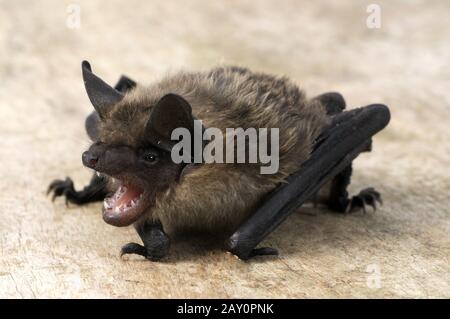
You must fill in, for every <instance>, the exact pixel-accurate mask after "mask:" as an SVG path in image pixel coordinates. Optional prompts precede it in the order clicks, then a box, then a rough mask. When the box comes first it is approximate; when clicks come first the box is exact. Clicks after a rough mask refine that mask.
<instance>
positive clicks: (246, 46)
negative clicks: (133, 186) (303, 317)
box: [0, 0, 450, 298]
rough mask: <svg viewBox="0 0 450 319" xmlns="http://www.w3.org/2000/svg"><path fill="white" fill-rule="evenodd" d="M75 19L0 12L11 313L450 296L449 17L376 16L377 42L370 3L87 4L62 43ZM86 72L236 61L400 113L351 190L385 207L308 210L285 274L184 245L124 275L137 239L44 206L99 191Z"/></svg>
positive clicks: (443, 7)
mask: <svg viewBox="0 0 450 319" xmlns="http://www.w3.org/2000/svg"><path fill="white" fill-rule="evenodd" d="M69 3H70V2H66V3H64V1H56V0H55V1H42V2H39V3H34V2H30V1H6V0H1V1H0V116H1V118H2V124H1V126H0V134H1V135H0V136H1V137H2V138H1V140H0V159H1V166H0V175H1V180H0V216H1V218H0V240H1V241H0V296H1V297H349V296H352V297H432V296H434V297H447V298H449V297H450V288H449V281H448V279H449V273H450V269H449V262H448V256H449V247H450V237H449V230H450V229H449V205H450V198H449V195H448V194H449V193H450V171H449V169H448V168H449V167H450V155H449V154H450V143H449V141H448V137H449V128H448V120H449V115H450V110H449V108H450V100H449V96H448V83H449V80H450V74H449V72H450V69H449V67H448V66H449V65H448V63H449V61H450V45H449V42H448V32H446V30H449V29H450V25H449V20H448V15H447V14H448V12H449V10H450V6H449V3H448V1H426V2H425V1H408V2H407V1H404V2H397V1H395V2H393V1H389V2H388V1H386V2H379V3H380V4H381V8H382V27H381V29H368V28H367V27H366V23H365V22H366V17H367V13H366V6H367V4H368V3H369V2H365V1H351V2H346V4H345V5H344V4H342V1H324V2H321V1H314V2H308V3H301V2H300V1H283V2H282V4H281V3H280V2H279V1H258V7H256V8H254V7H253V6H252V3H254V2H253V1H252V2H250V1H248V2H247V1H240V2H239V3H237V2H236V3H235V4H234V5H233V6H230V7H226V6H225V4H224V3H222V2H217V1H209V2H206V1H198V2H185V1H183V2H179V3H176V2H171V1H164V2H158V3H157V4H156V3H155V4H150V3H148V1H145V2H144V1H141V2H139V1H128V2H127V3H129V5H128V7H124V6H123V4H119V2H118V1H109V2H108V4H106V3H105V2H102V4H100V2H94V1H89V2H88V1H80V4H81V27H80V28H79V29H70V28H67V27H66V17H67V14H66V9H67V7H66V5H67V4H69ZM181 3H183V4H181ZM85 58H86V59H89V60H90V61H91V62H92V63H93V65H94V66H95V71H96V72H97V73H98V74H100V75H101V76H103V77H104V78H105V79H107V80H108V81H109V82H114V81H115V80H116V79H117V78H118V76H119V75H120V73H121V72H123V73H126V74H129V75H130V76H132V77H134V78H136V79H137V80H139V81H141V82H150V81H151V80H152V79H155V78H157V77H158V76H160V75H162V74H164V73H165V72H166V71H167V70H170V69H179V68H189V69H207V68H208V67H210V66H213V65H217V64H218V63H237V64H241V65H245V66H248V67H251V68H253V69H257V70H264V71H268V72H272V73H276V74H286V75H288V76H290V77H292V78H293V79H295V80H296V81H297V82H298V83H300V84H301V86H302V87H303V88H304V89H306V91H307V92H308V93H309V94H310V95H314V94H317V93H321V92H323V91H327V90H337V91H340V92H342V93H343V94H344V96H345V97H346V98H347V102H348V104H350V105H351V106H359V105H363V104H368V103H371V102H383V103H386V104H388V105H390V107H391V110H392V121H391V124H390V126H389V128H388V129H387V130H386V131H384V132H383V133H382V134H380V135H378V136H377V137H376V138H375V142H374V151H373V152H372V153H371V154H367V155H366V154H365V155H363V156H362V157H361V158H360V160H359V161H357V162H356V164H355V166H356V168H355V171H356V172H355V175H354V179H353V180H354V182H353V184H352V188H351V189H352V191H353V192H355V191H358V190H359V189H360V188H363V187H365V186H368V185H371V186H374V187H376V188H377V189H378V190H380V191H381V192H382V193H383V195H384V202H385V205H384V206H383V207H382V208H381V209H380V210H378V211H377V212H376V213H368V214H367V215H365V216H364V215H363V214H355V215H351V216H342V215H335V214H332V213H329V212H327V211H324V210H312V209H309V210H305V209H303V210H301V211H299V212H298V213H295V214H294V215H293V216H292V217H290V218H289V220H288V222H286V223H285V224H283V225H282V226H281V227H280V228H279V229H278V230H277V231H276V232H275V233H274V234H272V235H271V236H270V237H269V238H268V239H267V241H266V243H267V244H269V245H271V246H274V247H277V248H279V249H280V252H281V256H280V257H279V258H275V259H268V260H263V259H258V260H254V261H251V262H241V261H239V260H236V259H235V258H234V257H232V256H230V255H229V254H226V253H223V252H221V251H218V250H215V249H208V248H209V247H208V246H207V245H205V244H201V243H202V242H204V240H197V241H195V240H183V241H182V242H178V243H176V244H175V245H174V246H173V249H172V254H171V256H170V258H169V259H168V260H167V261H166V262H163V263H151V262H148V261H144V260H142V259H140V258H138V257H130V258H124V260H121V259H120V258H119V257H118V252H119V249H120V247H121V245H122V244H124V243H126V242H128V241H130V240H136V241H137V240H138V238H137V235H136V234H135V232H134V230H133V229H131V228H126V229H116V228H113V227H111V226H108V225H106V224H105V223H104V222H103V221H102V220H101V216H100V204H93V205H89V206H86V207H82V208H78V207H72V206H71V207H69V208H66V207H65V205H64V203H63V201H61V200H58V201H56V202H55V203H54V204H52V203H51V202H50V200H49V199H48V198H46V196H45V189H46V186H47V184H48V182H49V181H51V180H52V179H53V178H60V177H64V176H65V175H69V176H72V177H73V178H74V180H75V182H76V186H77V187H80V186H82V185H83V184H84V183H86V182H87V181H88V179H89V174H90V173H89V172H88V171H87V170H86V169H84V168H83V167H82V165H81V161H80V155H81V152H82V151H83V150H84V149H85V148H86V147H87V146H88V144H89V142H88V139H87V137H86V135H85V133H84V128H83V121H84V117H85V116H86V114H88V112H89V111H90V110H91V107H90V106H89V101H88V99H87V96H86V94H85V92H84V89H83V86H82V81H81V74H80V61H81V60H82V59H85ZM368 271H369V272H368ZM377 271H379V273H380V278H379V279H380V281H379V282H378V283H377V280H376V279H377V278H376V274H374V272H375V273H376V272H377ZM374 276H375V277H374Z"/></svg>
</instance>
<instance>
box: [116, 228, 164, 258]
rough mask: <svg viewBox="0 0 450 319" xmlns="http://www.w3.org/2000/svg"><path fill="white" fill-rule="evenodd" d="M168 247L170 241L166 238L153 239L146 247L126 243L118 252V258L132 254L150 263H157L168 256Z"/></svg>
mask: <svg viewBox="0 0 450 319" xmlns="http://www.w3.org/2000/svg"><path fill="white" fill-rule="evenodd" d="M164 235H165V234H164ZM169 246H170V241H169V237H167V236H164V238H158V239H156V238H155V240H154V241H152V243H151V244H149V245H148V246H143V245H140V244H137V243H128V244H126V245H124V246H123V247H122V249H121V250H120V257H122V256H123V255H129V254H134V255H139V256H142V257H145V258H146V259H148V260H151V261H159V260H161V259H162V258H163V257H165V256H166V255H167V254H168V252H169Z"/></svg>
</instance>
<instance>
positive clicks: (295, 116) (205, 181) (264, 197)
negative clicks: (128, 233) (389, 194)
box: [48, 61, 390, 261]
mask: <svg viewBox="0 0 450 319" xmlns="http://www.w3.org/2000/svg"><path fill="white" fill-rule="evenodd" d="M82 75H83V80H84V84H85V89H86V92H87V95H88V97H89V99H90V102H91V103H92V105H93V107H94V111H93V112H92V113H91V114H90V115H89V116H88V117H87V119H86V122H85V126H86V131H87V134H88V136H89V137H90V139H91V140H92V142H93V144H92V145H91V146H90V147H89V149H88V150H87V151H85V152H84V153H83V154H82V162H83V164H84V166H86V167H88V168H90V169H92V170H94V171H95V173H94V175H93V177H92V179H91V181H90V183H89V184H88V185H87V186H86V187H84V188H83V189H82V190H80V191H77V190H75V188H74V185H73V181H72V179H70V178H69V177H67V178H66V179H65V180H55V181H53V182H52V183H51V184H50V186H49V188H48V192H49V193H52V194H53V199H54V198H55V197H58V196H64V197H65V200H66V202H67V203H69V202H70V203H74V204H78V205H82V204H86V203H90V202H95V201H103V210H102V216H103V219H104V221H105V222H106V223H108V224H111V225H114V226H117V227H123V226H129V225H133V226H134V227H135V229H136V231H137V233H138V234H139V236H140V238H141V240H142V243H143V244H138V243H128V244H126V245H124V246H123V247H122V249H121V255H124V254H138V255H141V256H143V257H145V258H147V259H149V260H152V261H157V260H160V259H161V258H163V257H165V256H166V255H167V254H168V253H169V249H170V237H173V236H172V234H176V233H178V232H183V231H200V232H210V233H214V234H216V235H217V234H220V236H221V237H222V238H224V248H225V249H226V250H228V251H229V252H231V253H233V254H234V255H236V256H237V257H239V258H240V259H242V260H246V259H249V258H252V257H255V256H263V255H276V254H278V250H277V249H275V248H272V247H258V245H259V243H260V242H261V241H262V240H263V239H264V238H265V237H266V236H267V235H268V234H269V233H271V232H272V231H274V230H275V229H276V228H277V226H279V225H280V224H281V223H282V222H283V221H284V220H285V219H286V218H287V217H288V216H289V215H290V214H291V213H292V212H293V211H295V210H296V209H297V208H299V207H300V206H301V205H303V204H304V203H306V202H311V201H314V202H315V203H319V204H323V205H326V206H327V207H328V208H329V209H330V210H332V211H335V212H338V213H348V212H355V211H360V210H362V211H364V212H365V211H366V207H367V206H371V207H372V208H373V209H374V210H375V209H376V205H377V203H380V204H381V203H382V200H381V195H380V193H379V192H377V191H376V190H375V189H374V188H372V187H368V188H365V189H363V190H361V191H360V192H359V193H358V194H356V195H354V196H350V195H349V193H348V191H347V187H348V185H349V184H350V179H351V175H352V161H353V160H354V159H355V158H356V157H357V156H358V155H359V154H360V153H361V152H366V151H370V150H371V147H372V136H373V135H375V134H376V133H377V132H379V131H380V130H382V129H383V128H384V127H385V126H386V125H387V124H388V123H389V120H390V112H389V109H388V107H387V106H385V105H382V104H371V105H368V106H365V107H360V108H356V109H352V110H349V111H346V110H345V108H346V102H345V100H344V98H343V97H342V95H341V94H339V93H336V92H329V93H324V94H322V95H319V96H316V97H313V98H307V96H306V94H305V93H304V92H303V91H302V90H300V88H299V87H298V86H297V85H296V84H295V83H293V82H292V81H291V80H289V79H288V78H286V77H277V76H273V75H269V74H265V73H260V72H253V71H251V70H249V69H247V68H242V67H233V66H226V67H216V68H214V69H211V70H209V71H205V72H179V73H175V74H172V75H168V76H166V77H165V78H163V79H162V80H160V81H158V82H155V83H153V84H151V85H149V86H141V85H139V84H137V83H136V82H135V81H133V80H131V79H130V78H128V77H126V76H122V77H121V78H120V80H119V82H118V83H117V84H116V85H115V86H114V87H111V86H110V85H108V84H107V83H106V82H104V81H103V80H102V79H101V78H99V77H98V76H97V75H95V74H94V73H93V72H92V68H91V66H90V64H89V63H88V62H87V61H83V62H82ZM196 123H201V126H200V128H201V129H200V130H198V129H197V130H196V126H195V125H196ZM228 128H242V130H245V132H249V131H247V130H248V129H258V130H259V132H260V135H259V137H258V138H259V139H258V141H259V142H260V141H263V138H262V137H261V136H264V135H261V132H266V137H267V139H266V142H268V141H269V136H268V135H267V134H269V133H267V130H266V131H264V129H267V128H276V131H270V134H269V135H270V142H268V145H267V150H270V151H271V154H273V153H274V152H275V151H277V155H278V156H277V159H278V162H277V170H276V171H275V172H273V173H271V174H262V173H261V172H262V171H261V168H262V167H263V166H264V164H263V163H262V161H256V162H249V161H247V162H236V161H232V163H228V162H226V163H224V162H221V161H217V162H212V163H206V162H198V161H181V162H179V161H176V160H174V157H173V154H174V152H175V150H178V151H179V149H178V148H177V147H178V143H179V139H178V140H176V139H175V140H174V139H173V133H174V132H175V131H176V130H178V129H181V130H182V132H187V133H189V135H188V136H190V138H191V139H189V138H188V142H189V143H188V145H192V144H193V145H194V147H192V149H189V150H185V149H183V158H185V159H186V158H187V159H194V158H196V156H197V155H198V154H204V153H205V152H206V150H208V149H209V150H211V149H212V148H211V147H210V146H211V145H213V146H214V145H215V146H214V147H213V149H214V154H215V155H217V154H218V153H217V152H219V153H220V151H221V148H220V145H221V144H214V143H218V142H222V138H217V137H215V138H214V140H213V139H211V140H209V139H208V138H206V139H203V140H202V142H201V143H200V142H198V139H196V138H197V137H199V136H203V137H204V136H205V135H204V134H206V132H210V131H211V129H214V130H215V131H212V132H219V133H220V132H227V133H226V134H225V135H226V137H227V138H228V137H230V136H231V137H230V140H232V141H235V139H236V138H237V137H236V136H234V135H230V134H228V130H227V129H228ZM199 132H200V133H199ZM274 132H276V133H277V137H278V139H277V140H275V139H272V137H274V136H275V135H274V134H275V133H274ZM199 134H200V135H199ZM227 134H228V135H227ZM218 136H220V135H218ZM244 137H245V138H244V139H243V141H244V144H245V146H250V144H251V142H250V137H249V136H244ZM224 139H225V137H224ZM213 141H214V143H213ZM227 141H228V140H227ZM241 141H242V140H241ZM274 141H275V142H277V143H275V142H274ZM190 143H191V144H190ZM217 145H219V146H217ZM226 145H229V144H226ZM258 145H259V144H258ZM236 147H238V146H233V145H232V147H230V149H231V150H233V152H232V156H231V158H232V159H233V160H235V159H236V154H235V153H236V152H237V153H239V149H238V148H236ZM185 152H186V153H185ZM227 152H228V149H227ZM175 153H176V152H175ZM227 154H228V153H227ZM251 154H253V153H249V154H247V155H246V156H247V157H248V158H249V157H250V156H251ZM258 154H259V157H262V155H261V154H263V153H261V152H260V153H258ZM253 155H254V154H253ZM247 157H246V159H247ZM169 235H170V237H169Z"/></svg>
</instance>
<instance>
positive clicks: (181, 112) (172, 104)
mask: <svg viewBox="0 0 450 319" xmlns="http://www.w3.org/2000/svg"><path fill="white" fill-rule="evenodd" d="M176 128H186V129H187V130H188V131H189V132H190V133H191V134H192V132H193V131H194V118H193V117H192V108H191V105H190V104H189V103H188V102H187V101H186V100H185V99H184V98H182V97H181V96H179V95H176V94H167V95H165V96H163V97H162V98H161V100H159V102H158V103H157V104H156V105H155V106H154V107H153V109H152V112H151V114H150V118H149V119H148V122H147V125H146V127H145V133H146V136H147V137H148V138H149V139H150V140H151V141H154V142H155V143H156V144H158V145H159V146H161V147H163V148H170V147H168V146H167V145H165V144H171V143H170V141H171V135H172V131H173V130H174V129H176Z"/></svg>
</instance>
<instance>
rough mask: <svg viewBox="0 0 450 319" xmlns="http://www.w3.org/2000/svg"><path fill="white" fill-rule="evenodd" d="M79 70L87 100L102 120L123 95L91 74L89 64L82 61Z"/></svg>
mask: <svg viewBox="0 0 450 319" xmlns="http://www.w3.org/2000/svg"><path fill="white" fill-rule="evenodd" d="M81 70H82V72H83V80H84V86H85V88H86V92H87V94H88V97H89V100H91V103H92V105H93V106H94V108H95V110H96V111H97V113H98V114H99V116H100V118H104V117H105V115H106V114H107V113H108V111H109V109H110V108H111V106H113V105H114V104H116V103H118V102H119V101H121V100H122V98H123V96H124V95H123V94H122V93H120V92H119V91H117V90H116V89H114V88H112V87H111V86H109V85H108V84H107V83H106V82H104V81H103V80H102V79H100V78H99V77H98V76H96V75H95V74H94V73H92V69H91V65H90V64H89V62H87V61H83V62H82V63H81Z"/></svg>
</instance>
